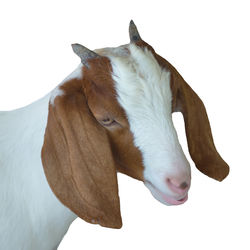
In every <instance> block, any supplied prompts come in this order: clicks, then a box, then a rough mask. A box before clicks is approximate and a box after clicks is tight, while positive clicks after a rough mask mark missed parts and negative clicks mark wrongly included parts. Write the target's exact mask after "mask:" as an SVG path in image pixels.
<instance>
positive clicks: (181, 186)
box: [167, 178, 189, 194]
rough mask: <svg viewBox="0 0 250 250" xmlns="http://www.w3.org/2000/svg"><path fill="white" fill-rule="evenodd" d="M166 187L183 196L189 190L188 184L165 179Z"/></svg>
mask: <svg viewBox="0 0 250 250" xmlns="http://www.w3.org/2000/svg"><path fill="white" fill-rule="evenodd" d="M167 185H168V187H169V188H170V190H171V191H173V192H174V193H177V194H184V193H186V192H187V190H188V189H189V184H188V183H187V182H186V181H184V182H181V181H178V180H176V179H174V178H171V179H170V178H167Z"/></svg>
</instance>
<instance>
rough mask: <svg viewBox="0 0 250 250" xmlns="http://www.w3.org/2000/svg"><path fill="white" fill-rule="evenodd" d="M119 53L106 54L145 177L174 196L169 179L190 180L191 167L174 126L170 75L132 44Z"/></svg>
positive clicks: (144, 51) (149, 53)
mask: <svg viewBox="0 0 250 250" xmlns="http://www.w3.org/2000/svg"><path fill="white" fill-rule="evenodd" d="M109 50H110V49H109ZM120 50H121V51H123V53H122V52H121V51H120V52H119V53H114V51H113V50H112V51H111V53H110V52H109V51H108V50H107V51H106V52H105V53H106V55H107V56H109V58H110V59H111V61H112V67H113V79H114V81H115V83H116V90H117V93H118V101H119V103H120V105H121V106H122V107H123V108H124V110H125V112H126V114H127V118H128V120H129V124H130V129H131V131H132V133H133V135H134V143H135V145H136V146H137V147H138V148H139V149H140V151H141V152H142V156H143V161H144V167H145V170H144V178H145V180H148V181H150V182H151V183H152V184H154V186H155V187H157V188H158V189H159V190H160V191H161V192H164V193H166V194H168V195H173V194H172V192H171V191H170V190H169V189H168V188H167V185H166V178H171V177H175V176H177V175H182V176H187V179H188V177H189V176H190V166H189V163H188V161H187V160H186V157H185V155H184V153H183V151H182V148H181V146H180V143H179V141H178V137H177V133H176V131H175V128H174V126H173V121H172V115H171V113H172V105H171V102H172V94H171V88H170V77H171V75H170V72H168V71H166V70H165V69H163V68H161V67H160V65H159V64H158V62H157V61H156V59H155V58H154V56H153V54H152V53H151V51H149V50H148V49H147V48H144V49H143V48H139V47H137V46H136V45H134V44H130V45H128V46H127V47H122V48H120ZM124 51H127V53H126V55H125V52H124ZM124 55H125V56H124Z"/></svg>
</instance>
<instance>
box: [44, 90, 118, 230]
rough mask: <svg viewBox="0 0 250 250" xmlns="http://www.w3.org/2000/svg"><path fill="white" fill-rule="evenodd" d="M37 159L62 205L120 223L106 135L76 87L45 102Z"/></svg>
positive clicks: (86, 217) (111, 224)
mask: <svg viewBox="0 0 250 250" xmlns="http://www.w3.org/2000/svg"><path fill="white" fill-rule="evenodd" d="M42 163H43V167H44V171H45V174H46V177H47V180H48V183H49V185H50V187H51V189H52V190H53V192H54V194H55V195H56V196H57V198H58V199H59V200H60V201H61V202H62V203H63V204H64V205H65V206H67V207H68V208H69V209H71V210H72V211H73V212H74V213H75V214H77V215H78V216H79V217H80V218H82V219H84V220H86V221H87V222H90V223H94V224H96V223H98V224H100V225H102V226H105V227H110V228H121V226H122V220H121V215H120V203H119V196H118V185H117V176H116V168H115V165H114V161H113V157H112V153H111V150H110V146H109V140H108V137H107V135H106V132H105V129H104V128H103V127H102V126H101V125H99V124H98V123H97V121H96V120H95V118H94V117H93V116H92V115H91V112H90V111H89V109H88V106H87V104H86V99H85V96H84V94H83V93H82V91H81V90H80V89H79V90H78V91H75V92H74V94H73V93H69V94H67V93H65V94H64V95H63V96H59V97H57V98H56V99H55V103H54V105H52V104H50V105H49V115H48V122H47V128H46V132H45V137H44V145H43V148H42Z"/></svg>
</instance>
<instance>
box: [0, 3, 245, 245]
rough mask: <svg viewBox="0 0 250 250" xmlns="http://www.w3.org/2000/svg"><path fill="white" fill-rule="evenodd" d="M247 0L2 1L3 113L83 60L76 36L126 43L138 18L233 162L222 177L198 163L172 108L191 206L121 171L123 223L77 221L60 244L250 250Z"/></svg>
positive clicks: (96, 43) (92, 43)
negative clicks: (115, 226) (159, 195)
mask: <svg viewBox="0 0 250 250" xmlns="http://www.w3.org/2000/svg"><path fill="white" fill-rule="evenodd" d="M248 2H249V1H241V0H237V1H230V0H228V1H219V0H217V1H211V0H210V1H201V0H199V1H166V0H165V1H157V0H154V1H135V0H134V1H130V0H127V1H108V0H105V1H93V0H92V1H91V0H89V1H83V0H82V1H74V0H71V1H62V0H61V1H52V0H50V1H47V0H46V1H45V0H43V1H34V0H33V1H27V0H22V1H18V0H16V1H11V0H9V1H1V3H0V32H1V39H0V72H1V74H0V110H11V109H14V108H19V107H21V106H24V105H27V104H29V103H30V102H33V101H35V100H37V99H38V98H40V97H42V96H43V95H45V94H46V93H47V92H49V91H51V90H52V89H53V88H54V87H55V86H56V85H57V84H59V83H60V81H61V80H62V79H63V78H64V77H65V76H67V75H68V74H69V73H70V72H71V71H72V70H74V68H75V67H76V66H77V65H78V63H79V58H77V57H76V55H75V54H73V52H72V50H71V46H70V44H71V43H75V42H78V43H82V44H83V45H85V46H87V47H89V48H90V49H95V48H100V47H106V46H118V45H121V44H125V43H128V41H129V38H128V24H129V21H130V19H134V21H135V23H136V25H137V27H138V29H139V31H140V34H141V37H142V38H143V39H144V40H145V41H147V42H148V43H150V44H151V45H152V46H153V47H154V48H155V50H156V51H157V52H158V53H159V54H161V55H162V56H163V57H165V58H166V59H167V60H169V61H170V62H171V63H172V64H173V65H174V66H175V67H176V68H177V69H178V70H179V72H180V73H181V74H182V76H183V77H184V78H185V79H186V81H187V82H188V83H189V84H190V85H191V87H192V88H193V89H194V90H195V91H196V92H197V93H198V94H199V96H200V97H201V99H202V100H203V101H204V103H205V105H206V108H207V112H208V115H209V118H210V122H211V126H212V131H213V135H214V140H215V144H216V146H217V149H218V151H219V152H220V153H221V155H222V157H223V158H224V159H225V160H226V161H227V163H228V164H229V165H230V167H231V172H230V175H229V177H228V178H227V179H226V180H225V181H223V182H222V183H219V182H217V181H214V180H212V179H209V178H208V177H206V176H205V175H203V174H201V173H200V172H199V171H198V170H196V168H195V166H194V164H193V162H192V161H191V159H190V157H189V154H188V150H187V145H186V138H185V133H184V125H183V120H182V117H181V115H179V114H175V115H174V122H175V125H176V128H177V131H178V134H179V139H180V141H181V144H182V145H183V148H184V151H185V153H186V155H187V157H188V159H189V160H190V162H191V165H192V187H191V190H190V194H189V200H188V201H187V203H185V204H184V205H181V206H175V207H167V206H164V205H162V204H160V203H159V202H158V201H156V200H154V198H153V197H152V196H151V194H150V193H149V191H148V190H147V189H146V188H145V187H144V185H143V184H142V183H140V182H138V181H136V180H133V179H131V178H128V177H126V176H124V175H119V189H120V198H121V212H122V217H123V224H124V225H123V228H122V229H120V230H112V229H106V228H102V227H99V226H95V225H91V224H88V223H86V222H84V221H82V220H80V219H77V220H76V221H75V222H74V223H73V224H72V225H71V227H70V229H69V231H68V233H67V235H66V236H65V238H64V240H63V241H62V243H61V245H60V247H59V250H65V249H67V250H68V249H70V250H80V249H81V250H82V249H109V250H112V249H119V250H123V249H126V250H127V249H157V250H160V249H171V250H176V249H178V250H179V249H188V250H189V249H190V250H196V249H199V250H200V249H202V250H207V249H209V250H210V249H213V250H214V249H215V250H216V249H220V250H221V249H229V248H230V249H241V250H244V249H250V243H249V234H250V231H249V225H250V201H249V200H250V195H249V193H250V164H249V155H250V146H249V144H250V136H249V127H250V126H249V125H250V123H249V108H250V105H249V103H250V101H249V94H250V93H249V92H250V91H249V86H250V76H249V66H250V65H249V61H250V49H249V47H250V35H249V34H250V32H249V31H250V29H249V26H250V14H249V12H250V11H249V10H250V7H249V6H248ZM0 202H1V201H0ZM6 250H7V249H6ZM17 250H18V249H17Z"/></svg>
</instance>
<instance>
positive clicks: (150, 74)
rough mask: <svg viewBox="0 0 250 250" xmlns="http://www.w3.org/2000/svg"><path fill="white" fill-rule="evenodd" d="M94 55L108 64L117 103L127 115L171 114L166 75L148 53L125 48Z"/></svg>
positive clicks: (167, 77)
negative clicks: (107, 60) (109, 62)
mask: <svg viewBox="0 0 250 250" xmlns="http://www.w3.org/2000/svg"><path fill="white" fill-rule="evenodd" d="M97 52H98V53H99V54H101V55H103V56H107V57H108V58H109V59H110V61H111V64H112V69H113V72H112V77H113V80H114V87H115V89H116V92H117V97H118V101H119V103H120V105H121V106H122V107H123V108H124V109H125V111H126V113H127V114H131V115H132V116H138V115H140V114H141V112H143V114H147V113H154V114H156V115H157V114H160V116H162V115H163V114H162V112H164V116H165V115H166V113H167V114H171V102H172V93H171V88H170V72H168V71H166V70H165V69H163V68H162V67H161V66H160V65H159V63H158V62H157V60H156V59H155V57H154V55H153V54H152V52H151V51H150V50H148V49H147V48H146V47H145V48H141V47H138V46H136V45H134V44H128V45H123V46H120V47H117V48H104V49H101V50H97ZM161 107H162V108H161ZM163 107H164V108H163Z"/></svg>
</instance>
